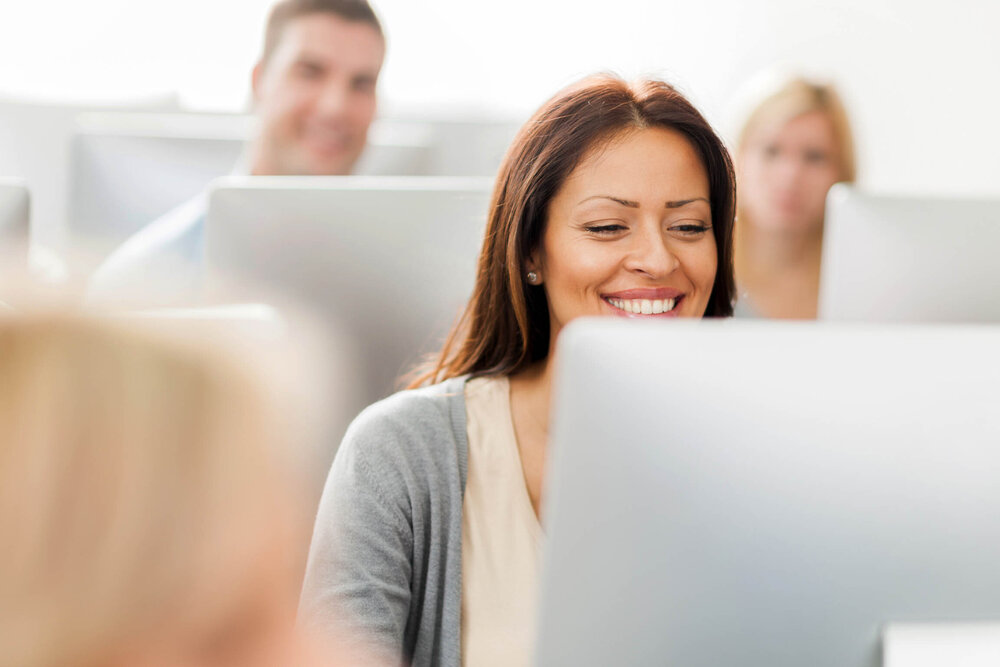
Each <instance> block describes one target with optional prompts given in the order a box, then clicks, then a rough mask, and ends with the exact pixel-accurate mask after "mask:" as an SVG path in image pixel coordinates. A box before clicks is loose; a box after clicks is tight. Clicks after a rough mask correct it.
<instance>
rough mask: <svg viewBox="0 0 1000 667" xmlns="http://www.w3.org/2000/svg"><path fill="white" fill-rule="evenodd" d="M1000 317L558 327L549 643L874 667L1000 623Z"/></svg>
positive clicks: (784, 666)
mask: <svg viewBox="0 0 1000 667" xmlns="http://www.w3.org/2000/svg"><path fill="white" fill-rule="evenodd" d="M998 347H1000V329H998V328H993V327H982V326H980V327H975V326H966V327H959V326H950V327H937V328H934V327H901V326H898V325H897V326H885V325H883V326H880V327H876V326H873V325H867V326H861V325H822V326H817V325H815V324H811V325H810V324H805V323H795V324H789V323H765V322H749V321H742V322H740V321H729V322H718V321H701V322H672V323H667V324H663V323H649V324H648V325H646V323H630V322H618V321H607V320H601V321H589V322H580V323H574V324H572V325H570V327H569V329H568V330H567V331H566V332H565V333H564V334H563V335H562V340H561V343H560V350H559V355H560V358H559V366H560V374H559V377H558V384H557V396H556V403H555V413H554V431H553V436H552V438H553V442H552V447H553V451H552V455H551V459H550V460H551V469H550V476H549V486H548V499H547V510H546V513H545V520H546V526H547V532H548V544H547V552H546V554H545V559H544V560H545V562H544V568H543V571H544V574H543V581H544V584H543V593H542V606H541V611H540V620H541V625H540V630H539V637H540V643H539V646H538V652H537V658H538V660H537V663H536V664H538V665H540V666H544V667H554V666H563V665H567V666H568V665H573V666H574V667H587V666H590V665H594V666H597V665H601V666H603V665H671V666H672V667H718V666H719V665H742V666H744V667H765V666H766V667H793V666H794V667H801V666H802V665H810V667H873V666H876V665H879V664H881V651H880V635H881V632H882V628H883V627H884V625H885V624H887V623H889V622H900V621H909V622H915V621H932V622H943V621H971V620H1000V568H998V567H997V562H998V559H1000V484H998V483H997V480H998V479H1000V446H998V445H1000V410H997V409H996V405H997V402H998V397H1000V380H998V378H1000V354H997V349H998Z"/></svg>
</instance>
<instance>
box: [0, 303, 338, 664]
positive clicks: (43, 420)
mask: <svg viewBox="0 0 1000 667" xmlns="http://www.w3.org/2000/svg"><path fill="white" fill-rule="evenodd" d="M0 378H2V382H0V600H2V601H3V602H2V604H0V664H3V665H16V666H17V667H126V666H127V667H153V666H155V667H181V666H183V667H265V666H266V667H275V666H278V665H309V664H316V663H313V662H310V660H311V657H310V656H313V653H314V651H313V648H314V647H309V651H308V655H307V647H306V646H305V642H304V641H303V640H302V637H300V636H299V635H298V634H297V633H296V632H295V631H294V625H293V623H294V614H295V606H296V598H297V593H298V585H299V581H300V578H299V577H300V573H301V569H302V566H303V563H302V561H303V556H304V552H303V549H302V547H304V546H305V543H306V540H307V539H308V525H307V523H306V522H305V521H304V519H305V518H306V517H305V516H303V513H302V511H301V510H302V508H301V507H300V506H299V503H298V502H297V497H296V495H295V494H294V493H293V488H294V487H295V485H296V479H295V475H294V474H293V472H292V466H291V464H290V463H289V461H288V460H287V454H285V453H284V452H283V449H282V448H283V447H284V446H285V445H287V444H289V443H286V442H284V440H285V438H283V435H284V434H283V430H282V422H280V421H279V419H278V415H277V412H278V411H277V410H275V405H274V403H273V402H272V401H271V400H269V397H268V395H266V394H265V393H264V392H263V391H262V386H263V385H262V383H261V379H262V378H260V377H255V376H253V375H252V374H251V373H249V372H248V371H245V368H244V367H242V366H239V365H238V364H237V363H235V360H225V359H223V358H220V357H219V356H218V355H217V354H214V353H210V351H209V350H206V349H201V348H199V347H198V346H196V345H193V344H184V345H182V344H180V343H179V342H177V341H168V340H166V339H165V338H163V337H162V336H160V337H153V336H152V335H151V334H150V333H149V332H146V333H141V332H138V331H135V330H132V329H126V328H124V326H121V325H118V326H113V325H110V324H107V323H100V322H96V321H86V320H82V319H76V318H62V317H52V316H49V317H42V318H38V317H35V318H4V319H0ZM314 657H315V656H314ZM319 664H324V665H329V664H332V663H331V662H330V661H329V659H328V657H327V660H325V661H324V662H322V663H319Z"/></svg>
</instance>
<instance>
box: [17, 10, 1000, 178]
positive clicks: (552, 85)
mask: <svg viewBox="0 0 1000 667" xmlns="http://www.w3.org/2000/svg"><path fill="white" fill-rule="evenodd" d="M269 4H270V0H171V2H151V1H149V0H88V1H87V2H81V1H79V0H51V1H50V2H30V1H23V2H21V1H15V0H0V95H3V96H5V97H11V96H14V97H18V98H25V97H27V98H30V99H47V100H75V101H81V100H87V101H107V100H115V99H118V100H120V99H126V98H135V97H141V96H146V95H150V94H154V93H163V92H168V91H172V92H176V93H177V94H178V95H179V99H180V102H181V103H182V104H183V105H184V106H186V107H190V108H192V109H205V110H237V109H240V108H242V107H243V105H244V103H245V100H246V97H247V81H248V76H249V70H250V68H251V66H252V64H253V62H254V59H255V57H256V55H257V50H258V48H259V44H260V36H261V30H262V26H263V22H264V18H265V15H266V12H267V8H268V6H269ZM376 7H377V10H378V11H379V13H380V15H381V16H382V19H383V21H384V24H385V27H386V31H387V33H388V36H389V42H390V45H389V48H390V50H389V56H388V62H387V66H386V69H385V71H384V78H383V79H382V83H381V94H382V99H383V101H384V104H383V108H384V109H385V110H387V111H392V112H413V111H419V112H422V113H424V112H428V111H430V112H432V113H436V114H438V115H441V114H446V115H450V116H458V117H462V116H468V115H470V114H475V113H478V114H485V113H488V114H490V115H501V116H506V115H509V116H513V117H515V118H521V117H523V116H524V115H526V114H527V113H528V112H530V110H531V109H532V108H534V107H535V106H537V105H538V104H539V103H540V102H541V101H542V100H544V99H545V98H546V97H547V96H548V95H550V94H551V93H552V92H554V91H555V90H556V89H557V88H558V87H560V86H561V85H563V84H565V83H567V82H569V81H571V80H573V79H575V78H577V77H578V76H580V75H582V74H585V73H588V72H592V71H595V70H613V71H617V72H619V73H622V74H624V75H626V76H635V75H639V74H658V75H660V76H664V77H667V78H668V79H670V80H672V81H674V82H676V83H677V84H679V85H680V86H681V88H682V89H683V90H685V91H686V92H687V93H689V94H690V95H691V96H692V98H693V99H694V100H695V102H696V103H697V104H699V105H700V106H701V108H702V109H703V110H704V111H705V112H706V114H707V115H708V117H709V119H710V120H711V121H713V122H714V123H716V124H718V125H719V126H720V128H722V129H724V130H725V129H726V128H727V127H728V120H729V118H730V116H731V115H732V108H733V101H734V99H735V97H736V94H737V90H738V89H739V87H740V86H741V85H742V84H743V82H744V81H745V80H746V79H747V78H748V77H750V76H751V75H752V74H754V73H755V72H757V71H759V70H760V69H761V68H764V67H768V66H772V65H774V64H776V63H783V64H786V65H792V66H796V67H800V68H802V69H804V70H806V71H808V72H814V73H821V74H825V75H827V76H829V77H831V78H833V79H834V80H836V81H837V82H838V83H839V84H840V85H841V87H842V89H843V91H844V94H845V97H846V99H847V102H848V104H849V106H850V111H851V112H852V116H853V118H854V121H855V125H856V130H857V134H858V137H859V140H858V144H859V149H860V157H861V169H862V171H861V175H862V182H863V183H864V184H866V185H868V186H869V187H872V188H875V189H880V190H889V191H897V192H932V193H938V194H948V193H961V194H996V193H1000V165H998V161H997V159H996V154H997V152H998V149H1000V124H998V123H997V118H998V115H1000V93H998V88H1000V87H998V81H997V80H998V76H997V69H998V65H1000V39H997V35H996V32H997V28H998V26H1000V3H997V2H993V1H987V2H983V1H982V0H953V1H951V2H947V3H944V2H934V3H931V2H926V1H923V0H697V1H693V0H692V1H688V2H669V1H665V0H613V1H604V2H593V1H586V0H580V1H577V2H568V1H563V0H506V1H505V2H485V1H481V0H380V1H378V2H377V4H376Z"/></svg>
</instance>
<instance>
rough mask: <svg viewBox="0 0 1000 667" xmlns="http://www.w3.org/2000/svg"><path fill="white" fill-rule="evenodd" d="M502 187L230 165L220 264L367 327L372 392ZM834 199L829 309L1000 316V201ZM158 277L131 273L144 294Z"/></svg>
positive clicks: (436, 340)
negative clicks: (277, 172) (293, 173)
mask: <svg viewBox="0 0 1000 667" xmlns="http://www.w3.org/2000/svg"><path fill="white" fill-rule="evenodd" d="M490 187H491V183H490V181H489V179H485V178H427V177H419V178H417V177H312V178H309V177H231V178H225V179H221V180H219V181H216V184H215V186H214V187H213V188H212V189H211V191H210V195H209V198H208V213H207V223H206V230H207V231H206V258H207V266H208V274H209V276H210V277H212V276H218V277H220V279H221V278H233V277H236V278H238V279H242V280H243V281H244V282H245V283H246V284H247V285H266V286H270V287H273V288H275V289H276V290H278V291H280V292H283V293H285V294H287V295H288V296H291V297H293V298H295V299H297V300H299V301H301V302H303V303H305V304H306V305H307V306H311V307H313V308H315V309H317V310H319V311H320V313H321V314H322V315H324V316H325V317H326V318H327V319H328V320H329V321H330V322H336V323H338V326H341V327H347V328H348V329H349V331H347V332H346V333H347V335H346V336H344V337H342V339H346V340H356V341H363V344H362V345H361V350H360V351H359V352H358V353H357V355H355V356H357V358H359V359H360V360H362V361H363V364H362V365H363V367H364V368H366V369H367V371H366V378H365V381H364V382H363V383H362V385H363V387H364V389H363V391H361V392H359V393H360V394H361V398H359V400H360V401H364V402H370V401H371V400H375V399H377V398H379V397H381V396H384V395H386V394H388V393H390V392H391V391H392V390H393V389H394V388H397V387H398V384H397V378H399V376H400V375H401V374H402V373H404V372H405V371H406V370H407V369H409V368H411V367H412V365H413V364H414V363H415V362H417V361H419V360H420V359H421V358H422V356H423V355H426V354H428V353H431V352H433V351H435V350H436V349H437V348H438V347H439V345H440V342H441V339H442V338H443V336H444V334H445V333H446V332H447V330H448V329H449V327H450V326H451V325H452V324H453V322H454V321H455V319H456V317H457V316H458V315H459V314H460V312H461V309H462V307H463V305H464V303H465V302H466V300H467V299H468V297H469V295H470V293H471V290H472V284H473V279H474V275H475V263H476V260H477V258H478V254H479V247H480V244H481V238H482V233H483V229H484V226H485V223H486V220H485V217H486V212H487V210H488V204H489V193H490ZM828 201H829V203H828V211H827V222H826V228H825V241H824V249H823V250H824V256H823V262H822V280H821V294H820V318H821V319H824V320H834V321H865V322H881V321H907V322H993V321H1000V298H997V295H998V294H1000V263H997V262H996V261H995V257H994V255H995V251H994V249H995V248H997V247H1000V202H996V201H949V200H921V199H905V198H890V197H882V196H872V195H867V194H864V193H862V192H859V191H857V190H855V189H853V188H850V187H848V186H843V185H838V186H835V187H834V189H833V190H832V191H831V193H830V196H829V200H828ZM2 215H3V214H2V213H0V216H2ZM151 269H152V267H151ZM167 279H168V280H169V279H171V276H169V275H168V276H167ZM147 287H148V286H147V285H144V284H141V283H136V284H134V285H132V288H133V289H135V290H136V291H137V292H138V294H137V295H136V296H137V297H138V302H142V301H143V299H144V298H145V297H146V295H145V294H143V290H145V289H147ZM212 298H215V301H216V302H218V301H219V300H220V299H221V300H226V299H228V300H230V301H231V300H232V297H230V296H227V295H225V293H223V295H222V296H219V297H212ZM244 298H245V299H246V300H250V301H257V300H260V299H259V295H258V294H254V293H252V292H251V293H248V294H245V297H244Z"/></svg>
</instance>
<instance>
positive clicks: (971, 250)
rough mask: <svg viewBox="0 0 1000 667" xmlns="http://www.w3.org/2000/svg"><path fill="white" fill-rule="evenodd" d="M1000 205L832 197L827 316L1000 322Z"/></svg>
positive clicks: (825, 272)
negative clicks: (999, 249) (998, 251)
mask: <svg viewBox="0 0 1000 667" xmlns="http://www.w3.org/2000/svg"><path fill="white" fill-rule="evenodd" d="M998 248H1000V200H992V201H990V200H985V199H984V200H972V199H967V200H966V199H929V198H918V197H914V198H910V197H906V198H904V197H889V196H880V195H872V194H866V193H864V192H861V191H859V190H857V189H855V188H853V187H851V186H847V185H843V184H840V185H835V186H834V187H833V189H831V190H830V194H829V196H828V197H827V210H826V221H825V225H824V231H823V261H822V270H821V277H820V298H819V317H820V319H823V320H840V321H867V322H1000V262H998V261H997V249H998Z"/></svg>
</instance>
